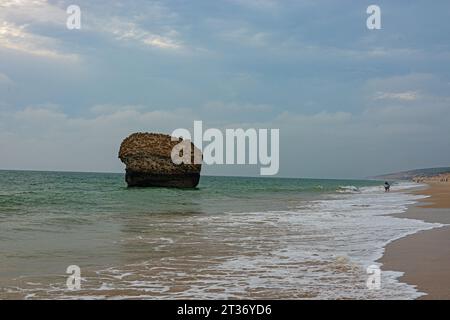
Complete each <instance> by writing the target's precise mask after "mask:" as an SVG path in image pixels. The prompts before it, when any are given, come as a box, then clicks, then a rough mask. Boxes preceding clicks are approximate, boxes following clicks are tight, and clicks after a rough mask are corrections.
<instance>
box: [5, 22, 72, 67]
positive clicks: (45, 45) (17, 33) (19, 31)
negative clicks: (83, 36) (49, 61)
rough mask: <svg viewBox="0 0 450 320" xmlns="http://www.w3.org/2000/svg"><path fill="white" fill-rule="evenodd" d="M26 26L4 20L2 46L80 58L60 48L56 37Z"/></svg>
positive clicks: (26, 51)
mask: <svg viewBox="0 0 450 320" xmlns="http://www.w3.org/2000/svg"><path fill="white" fill-rule="evenodd" d="M26 27H27V26H26V25H21V26H19V25H16V24H13V23H10V22H6V21H3V23H2V24H0V48H4V49H9V50H15V51H19V52H22V53H25V54H30V55H34V56H39V57H46V58H53V59H59V60H64V61H69V62H76V61H78V60H79V56H78V55H76V54H69V53H65V52H63V51H60V50H58V49H57V47H58V45H59V43H58V41H56V40H55V39H53V38H49V37H45V36H40V35H36V34H33V33H30V32H28V31H27V28H26Z"/></svg>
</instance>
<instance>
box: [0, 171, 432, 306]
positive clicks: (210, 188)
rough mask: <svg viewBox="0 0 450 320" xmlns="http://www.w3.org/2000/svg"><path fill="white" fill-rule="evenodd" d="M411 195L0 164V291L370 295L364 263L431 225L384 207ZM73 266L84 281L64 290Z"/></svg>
mask: <svg viewBox="0 0 450 320" xmlns="http://www.w3.org/2000/svg"><path fill="white" fill-rule="evenodd" d="M399 188H400V187H399ZM380 197H385V199H384V200H383V201H382V202H379V200H378V199H379V198H380ZM414 200H415V198H414V196H412V195H409V194H406V193H402V192H399V193H397V194H396V193H392V194H391V195H385V194H384V193H383V192H381V189H380V182H379V181H350V180H313V179H278V178H238V177H202V178H201V181H200V185H199V187H198V188H197V189H193V190H180V189H166V188H132V189H129V188H127V187H126V184H125V182H124V176H123V174H105V173H66V172H64V173H63V172H31V171H30V172H27V171H0V226H1V232H0V255H1V260H0V286H1V288H2V290H1V291H0V297H3V298H15V297H19V298H24V297H26V298H54V297H59V298H65V297H66V298H80V297H81V298H83V297H84V298H159V297H161V298H177V297H187V298H205V297H207V298H208V297H209V298H233V297H235V298H242V297H256V298H258V297H259V298H261V297H262V298H264V297H274V298H277V297H280V298H311V297H312V298H314V297H316V298H327V297H370V296H371V295H373V293H370V292H368V291H367V290H365V288H364V276H365V275H364V267H365V265H364V264H365V263H366V262H367V263H369V262H370V260H371V259H372V260H373V259H374V257H375V256H376V255H377V253H378V252H379V250H381V249H382V246H383V243H386V242H387V241H389V240H391V239H392V238H395V237H398V236H400V235H404V234H406V233H411V232H414V231H417V230H419V229H421V228H422V229H423V228H427V227H430V226H429V225H426V224H424V223H419V222H414V223H412V222H403V221H407V220H403V219H394V218H390V217H389V218H387V217H381V216H380V214H382V213H394V212H401V211H402V210H404V209H405V205H407V204H410V203H413V202H414ZM381 205H383V206H381ZM386 219H391V220H389V221H387V220H386ZM399 220H400V221H402V222H399ZM368 221H370V223H368ZM410 221H413V220H410ZM388 226H390V228H391V229H390V230H385V229H386V228H387V227H388ZM364 228H367V230H364ZM378 229H379V230H382V233H383V234H378V235H377V232H378V233H379V230H378ZM377 230H378V231H377ZM360 232H368V234H371V236H370V237H373V239H372V238H370V237H369V236H367V235H361V234H359V233H360ZM336 261H337V262H336ZM69 265H78V266H80V268H81V270H82V276H83V281H82V289H81V290H78V291H75V292H73V291H67V289H66V287H65V281H66V280H65V279H66V277H67V275H66V274H65V271H66V268H67V266H69ZM327 268H328V269H327ZM340 269H342V270H341V271H339V270H340ZM355 270H357V271H355ZM336 272H337V276H336ZM340 273H341V274H340ZM333 274H334V275H335V278H333ZM291 278H292V279H291ZM391 278H392V279H394V278H395V277H394V276H392V277H391ZM293 279H295V281H294V280H293ZM349 279H351V281H353V282H354V283H353V287H354V288H359V290H354V288H353V287H352V289H351V290H350V289H348V288H347V286H349V285H350V284H349ZM340 281H341V282H340ZM350 283H351V282H350ZM391 285H392V286H394V287H395V286H396V287H395V290H397V291H395V290H394V289H392V290H391V291H392V292H393V293H392V295H393V296H395V295H402V294H403V295H404V296H405V297H406V298H407V297H411V296H413V295H414V290H412V289H411V288H407V287H404V286H403V285H401V284H395V280H392V281H391ZM345 288H347V289H345ZM330 292H331V293H330ZM366 295H367V296H366Z"/></svg>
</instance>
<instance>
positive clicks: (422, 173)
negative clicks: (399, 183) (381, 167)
mask: <svg viewBox="0 0 450 320" xmlns="http://www.w3.org/2000/svg"><path fill="white" fill-rule="evenodd" d="M441 174H450V167H444V168H428V169H417V170H409V171H403V172H397V173H389V174H384V175H380V176H376V177H373V178H374V179H381V180H412V179H414V178H418V177H421V178H429V177H434V176H438V175H441Z"/></svg>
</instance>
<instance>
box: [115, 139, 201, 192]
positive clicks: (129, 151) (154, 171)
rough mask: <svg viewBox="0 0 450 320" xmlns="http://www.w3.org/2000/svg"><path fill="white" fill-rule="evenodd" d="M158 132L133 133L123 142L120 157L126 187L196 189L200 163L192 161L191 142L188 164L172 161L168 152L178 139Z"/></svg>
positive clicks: (194, 150) (193, 149)
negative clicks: (123, 168) (124, 171)
mask: <svg viewBox="0 0 450 320" xmlns="http://www.w3.org/2000/svg"><path fill="white" fill-rule="evenodd" d="M181 141H183V140H182V139H179V140H177V141H172V140H171V136H169V135H166V134H160V133H133V134H132V135H130V136H129V137H128V138H126V139H125V140H123V141H122V144H121V145H120V151H119V158H120V160H121V161H122V162H123V163H124V164H125V166H126V169H125V170H126V174H125V180H126V182H127V184H128V186H129V187H178V188H195V187H196V186H197V185H198V183H199V181H200V170H201V164H194V163H193V159H194V152H198V153H200V150H198V149H197V148H196V147H195V146H194V144H193V143H192V142H190V144H191V159H192V161H191V164H185V163H182V164H175V163H173V161H172V159H171V152H172V149H173V147H175V146H176V145H177V144H178V143H179V142H181Z"/></svg>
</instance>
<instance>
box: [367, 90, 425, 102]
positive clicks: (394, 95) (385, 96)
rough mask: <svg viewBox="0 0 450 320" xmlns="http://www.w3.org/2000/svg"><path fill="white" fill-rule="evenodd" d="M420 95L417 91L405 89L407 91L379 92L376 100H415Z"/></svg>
mask: <svg viewBox="0 0 450 320" xmlns="http://www.w3.org/2000/svg"><path fill="white" fill-rule="evenodd" d="M418 97H419V93H418V92H417V91H405V92H378V93H377V94H376V96H375V99H376V100H401V101H414V100H417V99H418Z"/></svg>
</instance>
